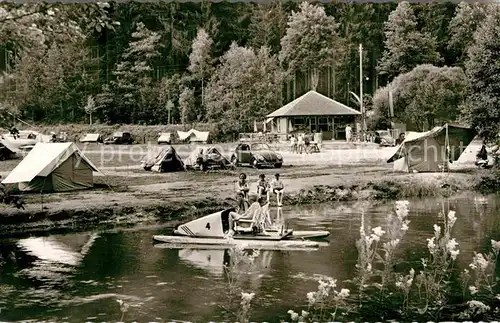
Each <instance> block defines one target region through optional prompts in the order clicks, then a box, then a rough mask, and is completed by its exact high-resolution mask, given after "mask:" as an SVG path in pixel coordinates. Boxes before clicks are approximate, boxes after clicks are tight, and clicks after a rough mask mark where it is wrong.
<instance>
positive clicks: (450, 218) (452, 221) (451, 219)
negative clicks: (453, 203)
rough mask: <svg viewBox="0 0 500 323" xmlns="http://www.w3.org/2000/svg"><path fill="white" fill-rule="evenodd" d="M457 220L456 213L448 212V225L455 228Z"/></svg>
mask: <svg viewBox="0 0 500 323" xmlns="http://www.w3.org/2000/svg"><path fill="white" fill-rule="evenodd" d="M456 220H457V217H456V216H455V211H450V212H448V224H449V225H450V226H453V225H454V224H455V221H456Z"/></svg>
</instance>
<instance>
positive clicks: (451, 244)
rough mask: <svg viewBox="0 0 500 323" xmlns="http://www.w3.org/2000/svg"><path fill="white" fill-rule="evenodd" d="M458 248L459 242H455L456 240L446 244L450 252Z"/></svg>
mask: <svg viewBox="0 0 500 323" xmlns="http://www.w3.org/2000/svg"><path fill="white" fill-rule="evenodd" d="M457 246H458V242H457V241H456V240H455V238H453V239H451V240H449V241H448V243H447V244H446V248H448V250H450V251H453V250H455V249H456V248H457Z"/></svg>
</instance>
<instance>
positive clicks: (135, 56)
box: [112, 22, 161, 122]
mask: <svg viewBox="0 0 500 323" xmlns="http://www.w3.org/2000/svg"><path fill="white" fill-rule="evenodd" d="M132 38H133V41H131V42H130V43H129V46H128V48H127V49H126V50H125V52H124V53H123V55H122V61H121V62H120V63H118V64H117V66H116V69H115V71H114V72H113V74H114V75H115V76H116V78H117V79H116V81H114V82H113V83H112V85H113V86H114V87H115V93H116V94H117V95H118V96H117V100H115V101H117V102H115V104H117V103H118V104H120V103H121V105H122V106H123V107H124V108H126V109H127V110H128V111H130V110H131V111H132V115H131V116H130V117H131V119H132V120H131V121H133V122H137V121H141V119H144V118H148V116H150V115H151V114H150V113H149V112H148V111H145V108H146V105H147V103H148V101H149V100H152V99H153V98H150V97H148V94H149V93H150V89H151V83H152V77H151V72H152V70H153V68H152V67H151V65H152V62H153V60H154V59H155V58H156V57H158V56H159V55H160V52H159V51H158V49H159V47H160V46H161V44H160V35H159V34H158V33H155V32H152V31H150V30H149V29H147V28H146V26H145V25H144V23H142V22H140V23H138V24H137V28H136V31H135V32H133V33H132Z"/></svg>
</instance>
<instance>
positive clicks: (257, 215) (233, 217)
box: [229, 196, 266, 235]
mask: <svg viewBox="0 0 500 323" xmlns="http://www.w3.org/2000/svg"><path fill="white" fill-rule="evenodd" d="M250 200H251V201H252V202H253V203H252V204H251V205H250V207H249V208H248V210H246V211H245V212H244V213H243V214H239V213H237V212H229V235H233V234H234V224H235V223H236V222H238V221H241V220H251V221H252V226H257V225H259V222H260V219H261V215H262V207H263V206H264V205H266V199H265V198H262V197H260V198H257V197H256V196H252V197H251V198H250Z"/></svg>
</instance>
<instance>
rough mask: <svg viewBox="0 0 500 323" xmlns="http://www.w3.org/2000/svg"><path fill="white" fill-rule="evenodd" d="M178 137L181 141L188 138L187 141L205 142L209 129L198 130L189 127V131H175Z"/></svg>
mask: <svg viewBox="0 0 500 323" xmlns="http://www.w3.org/2000/svg"><path fill="white" fill-rule="evenodd" d="M177 134H178V135H179V139H180V140H181V141H184V140H188V139H189V142H205V143H206V142H207V141H208V136H209V134H210V132H209V131H198V130H196V129H191V130H189V131H177Z"/></svg>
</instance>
